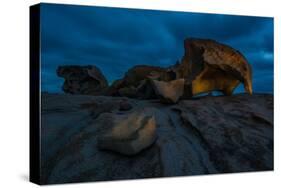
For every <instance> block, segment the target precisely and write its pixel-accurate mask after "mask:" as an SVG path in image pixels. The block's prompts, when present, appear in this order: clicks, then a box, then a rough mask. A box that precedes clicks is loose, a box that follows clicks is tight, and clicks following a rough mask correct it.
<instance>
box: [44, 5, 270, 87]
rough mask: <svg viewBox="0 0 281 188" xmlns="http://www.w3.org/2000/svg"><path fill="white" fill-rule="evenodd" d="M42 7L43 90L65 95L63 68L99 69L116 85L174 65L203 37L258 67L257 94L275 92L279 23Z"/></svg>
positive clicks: (259, 19) (255, 69) (261, 19)
mask: <svg viewBox="0 0 281 188" xmlns="http://www.w3.org/2000/svg"><path fill="white" fill-rule="evenodd" d="M41 5H42V6H41V29H42V30H41V40H42V43H41V52H42V53H41V55H42V56H41V66H42V91H49V92H62V91H61V86H62V84H63V79H62V78H59V77H57V76H56V69H57V67H58V66H59V65H90V64H93V65H96V66H98V67H99V68H100V69H101V70H102V72H103V73H104V75H105V76H106V78H107V79H108V81H109V82H112V81H113V80H115V79H118V78H121V77H123V75H124V73H125V72H126V71H127V70H128V69H129V68H131V67H133V66H134V65H138V64H147V65H157V66H163V67H166V66H169V65H172V64H174V63H175V62H176V61H177V60H179V59H181V57H182V56H183V53H184V51H183V50H184V48H183V40H184V39H185V38H187V37H198V38H210V39H214V40H217V41H219V42H221V43H225V44H228V45H230V46H232V47H234V48H236V49H237V50H239V51H240V52H242V53H243V54H244V56H245V57H246V58H247V59H248V61H249V63H250V64H251V65H252V67H253V90H254V92H273V18H265V17H249V16H230V15H218V14H202V13H186V12H172V11H155V10H139V9H121V8H103V7H92V6H71V5H56V4H41ZM236 91H237V92H239V91H243V89H242V88H241V87H239V88H238V89H237V90H236Z"/></svg>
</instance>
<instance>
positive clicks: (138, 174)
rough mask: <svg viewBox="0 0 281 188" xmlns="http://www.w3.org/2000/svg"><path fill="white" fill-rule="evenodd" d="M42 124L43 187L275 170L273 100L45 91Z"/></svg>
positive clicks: (267, 97)
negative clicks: (123, 106) (170, 99)
mask: <svg viewBox="0 0 281 188" xmlns="http://www.w3.org/2000/svg"><path fill="white" fill-rule="evenodd" d="M124 100H127V102H128V103H130V104H131V105H132V108H131V109H130V110H127V111H123V110H120V103H121V102H123V101H124ZM69 101H71V103H70V102H69ZM41 119H42V122H41V147H42V148H41V152H42V153H41V156H42V158H41V166H42V168H41V177H42V182H41V183H43V184H44V183H68V182H81V181H101V180H103V181H105V180H121V179H136V178H152V177H163V176H186V175H199V174H216V173H233V172H250V171H265V170H273V96H272V95H265V94H264V95H262V94H253V95H248V94H239V95H233V96H211V97H210V96H205V97H201V98H196V99H193V100H180V101H178V103H177V104H173V105H164V104H162V103H159V101H157V100H138V99H130V98H125V97H110V96H90V95H65V94H47V93H44V94H42V116H41Z"/></svg>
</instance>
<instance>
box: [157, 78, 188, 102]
mask: <svg viewBox="0 0 281 188" xmlns="http://www.w3.org/2000/svg"><path fill="white" fill-rule="evenodd" d="M152 83H153V86H154V91H155V93H156V95H158V96H159V97H160V99H161V100H162V101H163V102H165V103H176V102H177V101H178V100H179V99H180V97H181V96H182V95H183V92H184V79H182V78H181V79H177V80H172V81H169V82H164V81H158V80H152Z"/></svg>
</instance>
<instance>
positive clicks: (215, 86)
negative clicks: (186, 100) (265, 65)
mask: <svg viewBox="0 0 281 188" xmlns="http://www.w3.org/2000/svg"><path fill="white" fill-rule="evenodd" d="M184 47H185V54H184V57H183V59H182V62H181V64H180V65H179V66H177V67H175V70H176V71H175V72H176V74H177V77H179V78H185V79H186V81H187V82H188V83H190V84H191V88H192V96H194V95H197V94H201V93H205V92H210V91H214V90H216V91H221V92H223V93H224V94H225V95H231V94H232V92H233V90H234V89H235V88H236V87H237V86H238V84H239V83H243V84H244V88H245V91H246V92H247V93H249V94H252V70H251V66H250V64H249V63H248V62H247V60H246V58H245V57H244V56H243V55H242V54H241V53H240V52H239V51H237V50H235V49H233V48H231V47H230V46H227V45H224V44H221V43H218V42H216V41H214V40H206V39H193V38H188V39H186V40H185V41H184Z"/></svg>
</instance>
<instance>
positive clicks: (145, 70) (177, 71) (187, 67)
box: [57, 38, 253, 103]
mask: <svg viewBox="0 0 281 188" xmlns="http://www.w3.org/2000/svg"><path fill="white" fill-rule="evenodd" d="M184 47H185V53H184V56H183V58H182V60H181V62H177V63H176V64H175V65H172V66H170V67H167V68H162V67H156V66H148V65H137V66H134V67H132V68H131V69H129V70H128V71H127V72H126V74H125V76H124V77H123V78H122V79H119V80H115V81H114V82H113V84H112V85H111V86H108V85H107V81H106V79H105V77H104V76H103V75H102V73H101V71H100V70H99V69H98V68H97V67H95V66H87V67H79V66H63V67H59V68H58V71H57V72H58V75H59V76H61V77H64V78H65V83H64V86H63V90H64V91H65V92H66V93H72V94H90V95H101V94H102V95H107V96H123V97H130V98H138V99H156V98H161V99H162V101H163V102H167V100H163V99H168V100H169V101H170V102H172V103H177V102H178V100H179V99H188V98H192V97H193V96H196V95H199V94H202V93H209V92H212V91H221V92H222V93H223V94H225V95H231V94H232V93H233V91H234V89H235V88H236V87H237V86H238V85H239V83H243V84H244V87H245V91H246V92H247V93H249V94H252V92H253V91H252V71H251V66H250V64H249V63H248V62H247V60H246V58H245V57H244V56H243V55H242V54H241V53H240V52H238V51H237V50H235V49H233V48H231V47H229V46H227V45H224V44H221V43H218V42H216V41H214V40H208V39H193V38H187V39H186V40H185V41H184ZM177 80H178V81H177ZM179 80H184V81H183V82H184V84H183V83H182V81H179ZM178 82H180V83H181V86H180V87H177V89H179V90H178V91H180V92H175V91H171V90H169V89H167V88H170V86H171V83H173V84H175V83H178ZM155 86H156V87H155ZM158 86H161V87H158ZM177 86H179V85H178V84H177ZM160 90H161V91H160ZM176 93H177V94H176ZM171 94H173V97H172V98H171ZM175 94H176V95H175Z"/></svg>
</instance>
